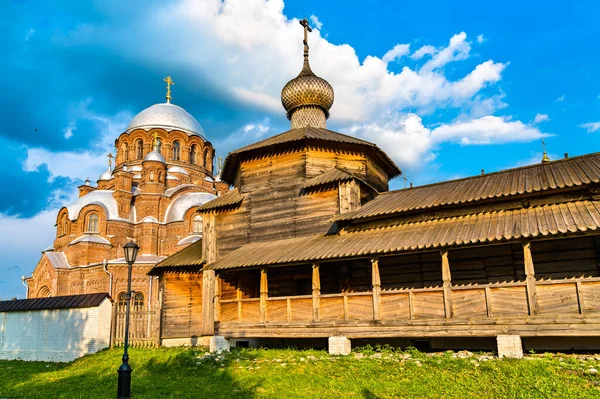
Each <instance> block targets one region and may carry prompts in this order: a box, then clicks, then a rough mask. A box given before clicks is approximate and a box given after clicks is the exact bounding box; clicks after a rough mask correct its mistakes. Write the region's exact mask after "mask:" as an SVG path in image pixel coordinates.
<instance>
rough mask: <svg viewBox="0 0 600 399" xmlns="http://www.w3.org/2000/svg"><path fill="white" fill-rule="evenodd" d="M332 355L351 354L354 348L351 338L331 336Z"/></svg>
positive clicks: (330, 349) (329, 341)
mask: <svg viewBox="0 0 600 399" xmlns="http://www.w3.org/2000/svg"><path fill="white" fill-rule="evenodd" d="M328 343H329V354H330V355H349V354H350V351H351V350H352V347H351V344H350V340H349V339H348V338H346V337H343V336H336V337H329V340H328Z"/></svg>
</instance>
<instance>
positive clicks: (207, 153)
mask: <svg viewBox="0 0 600 399" xmlns="http://www.w3.org/2000/svg"><path fill="white" fill-rule="evenodd" d="M204 167H205V168H206V170H208V171H209V172H211V171H212V158H211V156H210V151H209V150H208V148H207V149H206V150H204Z"/></svg>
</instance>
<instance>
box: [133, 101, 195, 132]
mask: <svg viewBox="0 0 600 399" xmlns="http://www.w3.org/2000/svg"><path fill="white" fill-rule="evenodd" d="M152 128H161V129H165V130H167V131H171V130H181V131H183V132H185V133H187V134H189V135H196V136H200V137H202V138H203V139H206V135H205V134H204V130H203V129H202V126H200V124H199V123H198V121H197V120H196V119H195V118H194V117H193V116H192V115H190V114H189V113H188V112H187V111H186V110H185V109H183V108H181V107H179V106H177V105H174V104H170V103H163V104H154V105H152V106H151V107H148V108H146V109H145V110H143V111H142V112H140V113H139V114H137V115H136V116H135V117H134V118H133V119H132V120H131V122H130V123H129V126H127V130H126V131H127V132H129V131H131V130H134V129H144V130H149V129H152Z"/></svg>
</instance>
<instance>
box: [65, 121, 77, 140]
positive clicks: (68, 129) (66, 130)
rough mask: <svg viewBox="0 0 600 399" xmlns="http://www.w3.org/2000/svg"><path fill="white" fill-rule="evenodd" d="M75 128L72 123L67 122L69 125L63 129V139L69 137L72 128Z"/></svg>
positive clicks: (71, 133)
mask: <svg viewBox="0 0 600 399" xmlns="http://www.w3.org/2000/svg"><path fill="white" fill-rule="evenodd" d="M75 129H77V127H76V126H75V125H74V124H73V123H69V126H67V127H66V128H64V129H63V136H64V137H65V139H67V140H68V139H70V138H71V137H73V130H75Z"/></svg>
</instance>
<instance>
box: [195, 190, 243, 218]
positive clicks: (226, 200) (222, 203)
mask: <svg viewBox="0 0 600 399" xmlns="http://www.w3.org/2000/svg"><path fill="white" fill-rule="evenodd" d="M243 200H244V196H243V195H242V194H240V190H238V189H237V188H235V189H233V190H231V191H230V192H228V193H225V194H223V195H221V196H220V197H217V198H215V199H214V200H211V201H208V202H207V203H206V204H204V205H202V206H200V207H199V208H198V212H208V211H213V210H216V209H220V208H226V207H230V206H234V205H238V204H240V203H241V202H242V201H243Z"/></svg>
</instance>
